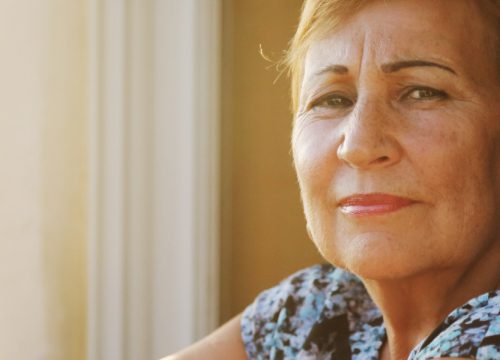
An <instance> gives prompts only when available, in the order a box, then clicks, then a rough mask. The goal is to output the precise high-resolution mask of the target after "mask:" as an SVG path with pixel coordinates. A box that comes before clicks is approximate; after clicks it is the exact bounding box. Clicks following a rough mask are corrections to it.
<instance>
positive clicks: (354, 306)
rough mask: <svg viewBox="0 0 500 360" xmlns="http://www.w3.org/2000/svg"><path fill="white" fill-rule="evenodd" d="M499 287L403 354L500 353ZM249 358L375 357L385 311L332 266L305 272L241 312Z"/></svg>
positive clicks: (487, 358) (484, 356)
mask: <svg viewBox="0 0 500 360" xmlns="http://www.w3.org/2000/svg"><path fill="white" fill-rule="evenodd" d="M499 309H500V291H494V292H490V293H486V294H482V295H480V296H478V297H476V298H474V299H472V300H470V301H469V302H467V303H466V304H464V305H463V306H461V307H459V308H457V309H455V310H454V311H453V312H451V313H450V314H449V315H448V316H447V317H446V319H445V320H444V321H443V322H442V323H441V324H440V325H439V327H438V328H436V329H435V330H434V331H433V332H432V334H430V335H429V337H427V339H425V340H424V341H422V342H421V343H420V344H419V345H418V346H417V347H416V348H415V349H413V351H412V352H411V354H410V356H409V358H408V359H410V360H417V359H418V360H426V359H434V358H439V357H473V358H476V359H478V360H493V359H497V360H498V359H500V318H499ZM241 330H242V338H243V342H244V344H245V348H246V352H247V355H248V357H249V359H259V360H260V359H266V360H267V359H271V360H276V359H345V360H348V359H353V360H371V359H373V360H377V359H378V358H379V352H380V349H381V347H382V344H383V342H384V340H385V329H384V324H383V321H382V315H381V313H380V311H379V309H378V308H377V307H376V305H375V304H374V303H373V301H372V300H371V299H370V297H369V296H368V293H367V292H366V289H365V288H364V286H363V284H362V283H361V281H360V280H359V279H358V278H356V277H355V276H354V275H352V274H350V273H348V272H346V271H344V270H341V269H336V268H334V267H332V266H330V265H317V266H314V267H311V268H308V269H305V270H302V271H300V272H298V273H296V274H294V275H292V276H290V277H289V278H287V279H285V280H284V281H282V282H281V283H280V284H279V285H278V286H276V287H274V288H271V289H269V290H266V291H264V292H263V293H261V294H260V295H259V296H258V297H257V299H256V300H255V301H254V303H253V304H251V305H250V306H249V307H248V308H247V309H246V310H245V311H244V313H243V317H242V320H241Z"/></svg>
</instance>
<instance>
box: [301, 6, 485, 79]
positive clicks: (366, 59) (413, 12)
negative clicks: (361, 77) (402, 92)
mask: <svg viewBox="0 0 500 360" xmlns="http://www.w3.org/2000/svg"><path fill="white" fill-rule="evenodd" d="M483 20H484V18H483V15H482V12H481V11H480V9H479V7H478V6H475V4H474V1H467V0H463V1H461V0H458V1H457V0H437V1H436V0H393V1H373V2H370V3H369V4H368V5H367V6H366V7H364V8H363V9H362V10H360V11H359V12H358V13H356V14H355V15H353V16H352V17H351V18H349V19H348V20H347V21H345V22H344V23H343V25H341V26H340V27H339V28H338V29H336V31H334V32H332V33H330V34H329V35H328V36H326V37H325V38H323V39H321V40H317V41H315V42H313V43H312V44H311V47H310V48H309V51H308V52H307V55H306V59H305V69H304V70H305V72H304V80H307V78H308V77H310V76H311V75H312V74H313V73H315V72H317V70H318V69H321V68H323V67H326V66H330V65H332V63H335V64H343V65H347V66H349V67H350V68H352V70H354V71H356V70H357V69H360V68H361V67H362V65H363V64H368V63H370V64H378V65H381V64H383V63H387V62H394V61H398V60H408V59H425V60H429V61H432V60H435V61H438V62H441V63H444V64H448V65H450V66H451V65H452V66H453V68H454V69H455V70H456V71H457V72H460V73H462V74H466V73H467V74H470V75H474V76H479V75H481V73H485V72H489V71H491V66H492V64H491V63H492V56H488V55H487V54H486V52H485V49H486V48H489V47H491V45H490V43H491V38H492V35H493V34H492V32H493V29H492V28H491V25H488V24H487V22H486V21H483Z"/></svg>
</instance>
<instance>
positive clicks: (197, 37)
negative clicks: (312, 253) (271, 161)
mask: <svg viewBox="0 0 500 360" xmlns="http://www.w3.org/2000/svg"><path fill="white" fill-rule="evenodd" d="M219 12H220V10H219V1H218V0H206V1H200V0H185V1H177V0H131V1H125V0H102V1H99V0H92V6H91V14H92V19H93V20H92V26H91V27H92V31H91V38H92V39H93V40H92V42H91V48H92V49H93V52H92V53H93V56H92V57H91V64H92V65H91V74H92V75H91V79H92V82H91V83H92V86H91V92H90V97H91V98H92V99H93V100H92V102H91V103H92V107H91V114H92V116H91V118H92V121H91V122H92V124H93V125H92V126H91V137H92V148H93V150H92V159H93V161H92V163H91V169H92V178H93V182H92V184H93V185H92V193H91V204H92V206H91V217H92V218H93V220H92V221H91V222H90V225H91V229H92V231H91V236H90V241H89V242H90V245H89V253H90V257H91V263H90V269H89V277H90V291H89V293H90V295H89V303H90V304H89V306H90V312H89V360H90V359H91V360H101V359H103V360H115V359H117V360H118V359H120V360H123V359H131V360H132V359H134V360H135V359H146V358H160V357H162V356H164V355H166V354H167V353H170V352H172V351H175V350H177V349H179V348H180V347H182V346H186V345H188V344H189V343H191V342H193V341H194V340H196V339H197V338H199V337H201V336H203V335H205V334H206V333H207V332H209V331H210V330H212V329H213V328H214V327H215V326H216V323H217V319H218V316H217V314H218V312H217V311H218V309H217V308H218V241H219V235H218V231H219V230H218V225H219V215H218V214H219V204H218V199H219V185H218V176H219V160H218V159H219V146H218V134H219V125H218V124H219V114H218V111H219V110H218V109H219V22H220V19H219V16H220V15H219Z"/></svg>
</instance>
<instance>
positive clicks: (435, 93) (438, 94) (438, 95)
mask: <svg viewBox="0 0 500 360" xmlns="http://www.w3.org/2000/svg"><path fill="white" fill-rule="evenodd" d="M416 91H425V92H428V93H431V95H430V96H424V97H422V98H419V99H415V98H411V97H410V95H411V94H412V93H414V92H416ZM447 98H448V94H447V93H446V92H445V91H442V90H437V89H434V88H431V87H428V86H412V87H410V88H409V89H407V91H405V92H404V94H403V96H402V97H401V99H402V100H410V101H430V100H445V99H447Z"/></svg>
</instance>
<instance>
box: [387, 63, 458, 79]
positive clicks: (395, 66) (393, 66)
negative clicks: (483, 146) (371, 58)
mask: <svg viewBox="0 0 500 360" xmlns="http://www.w3.org/2000/svg"><path fill="white" fill-rule="evenodd" d="M422 66H424V67H426V66H427V67H436V68H438V69H442V70H446V71H448V72H450V73H452V74H454V75H457V73H456V72H455V70H453V69H452V68H450V67H448V66H446V65H443V64H439V63H435V62H432V61H426V60H406V61H396V62H393V63H388V64H383V65H382V66H381V68H382V71H383V72H385V73H393V72H396V71H399V70H402V69H406V68H410V67H422Z"/></svg>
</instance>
